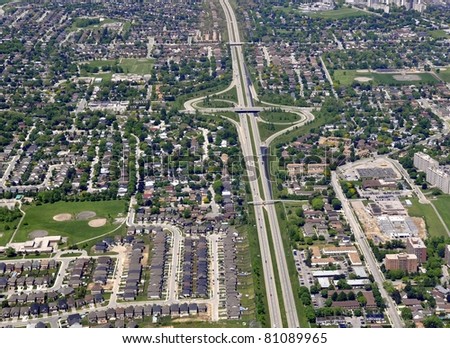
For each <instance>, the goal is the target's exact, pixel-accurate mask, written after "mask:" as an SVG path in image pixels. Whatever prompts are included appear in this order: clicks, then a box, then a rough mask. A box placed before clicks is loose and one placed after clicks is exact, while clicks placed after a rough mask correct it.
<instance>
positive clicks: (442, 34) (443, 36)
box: [428, 30, 450, 39]
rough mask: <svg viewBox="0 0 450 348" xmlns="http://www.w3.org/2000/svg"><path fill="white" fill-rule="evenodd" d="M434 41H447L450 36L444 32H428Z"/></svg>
mask: <svg viewBox="0 0 450 348" xmlns="http://www.w3.org/2000/svg"><path fill="white" fill-rule="evenodd" d="M428 34H430V36H431V37H432V38H433V39H446V38H448V37H450V35H449V34H448V33H447V32H446V31H444V30H431V31H429V32H428Z"/></svg>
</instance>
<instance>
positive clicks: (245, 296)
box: [236, 231, 256, 321]
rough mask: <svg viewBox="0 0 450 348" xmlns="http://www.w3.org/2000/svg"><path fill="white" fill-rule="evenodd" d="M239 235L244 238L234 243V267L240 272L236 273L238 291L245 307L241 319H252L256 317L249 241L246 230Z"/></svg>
mask: <svg viewBox="0 0 450 348" xmlns="http://www.w3.org/2000/svg"><path fill="white" fill-rule="evenodd" d="M241 237H243V238H244V239H243V240H242V242H241V243H237V244H236V255H237V259H236V267H237V268H238V269H239V272H240V273H242V274H239V275H238V292H239V293H240V294H241V295H242V296H241V306H242V307H243V308H245V310H244V311H243V312H242V320H248V321H252V320H255V318H256V305H255V287H254V279H253V275H252V273H253V272H252V258H251V254H250V244H249V243H250V242H249V236H248V234H247V233H246V231H245V234H244V233H242V234H241ZM243 274H246V275H243Z"/></svg>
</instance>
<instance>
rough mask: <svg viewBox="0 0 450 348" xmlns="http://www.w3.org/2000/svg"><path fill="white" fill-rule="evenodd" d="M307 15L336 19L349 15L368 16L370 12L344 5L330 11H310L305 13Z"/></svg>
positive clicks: (348, 16)
mask: <svg viewBox="0 0 450 348" xmlns="http://www.w3.org/2000/svg"><path fill="white" fill-rule="evenodd" d="M307 15H308V16H310V17H313V18H324V19H336V20H337V19H344V18H351V17H361V16H370V14H369V13H367V12H364V11H361V10H358V9H356V8H350V7H344V8H340V9H337V10H330V11H320V12H310V13H307Z"/></svg>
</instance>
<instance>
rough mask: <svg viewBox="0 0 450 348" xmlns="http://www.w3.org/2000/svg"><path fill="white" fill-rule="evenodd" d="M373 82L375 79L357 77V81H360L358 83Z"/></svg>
mask: <svg viewBox="0 0 450 348" xmlns="http://www.w3.org/2000/svg"><path fill="white" fill-rule="evenodd" d="M372 80H373V78H371V77H363V76H360V77H355V81H358V82H369V81H372Z"/></svg>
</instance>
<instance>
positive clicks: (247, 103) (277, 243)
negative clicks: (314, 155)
mask: <svg viewBox="0 0 450 348" xmlns="http://www.w3.org/2000/svg"><path fill="white" fill-rule="evenodd" d="M220 4H221V6H222V8H223V10H224V13H225V18H226V22H227V28H228V36H229V37H228V39H229V42H230V43H233V45H230V49H231V57H232V62H233V80H234V81H233V83H234V85H235V86H236V90H237V96H238V107H243V108H246V107H253V106H254V105H253V101H252V95H251V92H250V87H251V86H250V85H251V82H250V79H249V78H248V76H247V74H246V71H247V69H246V67H245V63H244V56H243V53H242V47H241V45H240V44H239V43H241V40H240V37H239V28H238V25H237V21H236V17H235V14H234V11H233V9H232V7H231V6H230V4H229V2H228V0H220ZM240 121H241V126H240V127H238V134H239V140H240V142H241V146H242V151H243V154H244V156H245V158H246V159H247V160H246V166H247V174H248V177H249V184H250V189H251V194H252V196H253V201H254V202H255V203H258V202H261V203H262V201H263V200H264V199H271V197H272V192H271V190H270V182H269V178H268V177H267V173H266V170H265V167H264V162H263V157H262V155H261V145H262V143H261V139H260V136H259V130H258V125H257V122H256V119H255V116H254V115H253V114H245V113H244V114H241V119H240ZM252 134H253V139H252ZM253 145H254V149H255V151H256V152H257V153H256V154H255V153H254V151H253ZM255 161H256V162H257V163H255ZM256 168H258V169H259V174H260V175H261V178H260V180H261V182H262V188H263V192H262V193H261V192H260V188H259V185H258V180H259V178H258V177H257V176H256V175H257V171H256ZM262 194H263V196H262ZM263 197H264V198H263ZM254 209H255V216H256V227H257V230H258V238H259V243H260V249H261V257H262V264H263V271H264V281H265V286H266V291H267V300H268V304H269V314H270V321H271V326H272V327H282V326H283V323H282V320H281V311H282V310H283V311H284V312H285V313H286V319H287V324H288V326H289V327H299V321H298V317H297V310H296V306H295V300H294V294H293V292H292V287H291V283H290V278H289V271H288V267H287V262H286V257H285V255H284V248H283V241H282V238H281V232H280V228H279V224H278V218H277V215H276V210H275V206H274V205H269V206H267V207H264V206H263V205H262V204H255V205H254ZM264 209H266V211H267V215H268V219H269V227H270V229H269V230H268V229H267V226H266V221H265V218H264ZM269 233H271V236H270V235H269ZM268 238H272V239H273V245H274V251H275V255H274V256H275V258H274V259H275V260H276V261H277V266H278V271H279V274H278V276H279V278H280V282H281V290H282V294H278V293H277V290H276V284H275V276H274V272H273V265H272V255H271V253H270V248H269V239H268ZM278 296H283V302H284V306H285V308H280V306H279V301H278Z"/></svg>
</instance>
